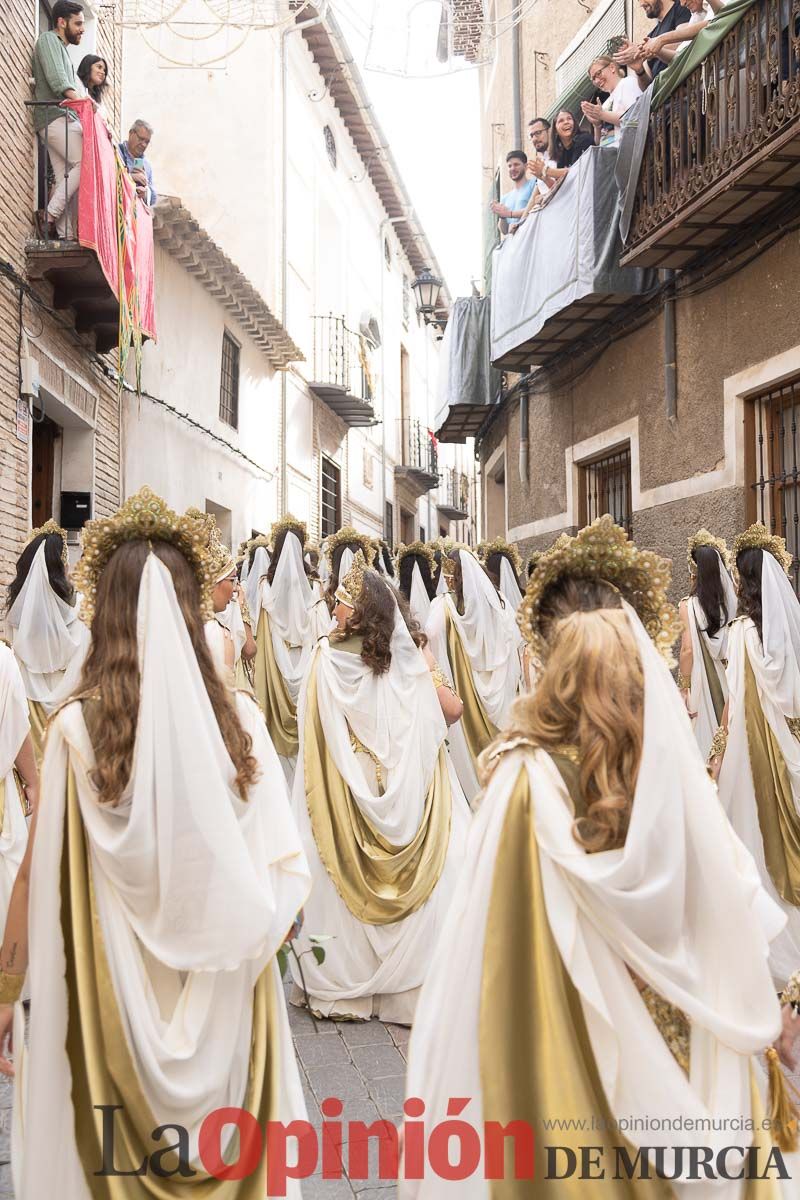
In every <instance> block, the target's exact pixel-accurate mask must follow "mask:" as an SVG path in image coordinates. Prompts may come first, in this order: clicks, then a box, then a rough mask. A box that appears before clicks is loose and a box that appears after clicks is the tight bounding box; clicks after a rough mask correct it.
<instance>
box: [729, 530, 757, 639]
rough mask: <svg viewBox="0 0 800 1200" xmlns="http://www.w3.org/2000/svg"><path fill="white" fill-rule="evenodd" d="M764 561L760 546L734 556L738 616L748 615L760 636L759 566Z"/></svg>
mask: <svg viewBox="0 0 800 1200" xmlns="http://www.w3.org/2000/svg"><path fill="white" fill-rule="evenodd" d="M763 562H764V551H763V550H762V549H761V547H760V546H755V547H753V548H751V549H749V550H742V551H741V553H740V554H738V555H737V557H736V570H737V571H738V572H739V612H738V616H740V617H749V618H750V620H751V621H752V622H753V624H754V625H755V627H756V629H757V630H758V636H759V638H761V623H762V615H761V566H762V564H763Z"/></svg>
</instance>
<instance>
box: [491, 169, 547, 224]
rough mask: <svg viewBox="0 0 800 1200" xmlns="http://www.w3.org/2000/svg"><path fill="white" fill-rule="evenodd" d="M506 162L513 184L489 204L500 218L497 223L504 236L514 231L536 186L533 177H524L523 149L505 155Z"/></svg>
mask: <svg viewBox="0 0 800 1200" xmlns="http://www.w3.org/2000/svg"><path fill="white" fill-rule="evenodd" d="M506 164H507V166H508V173H509V175H510V176H511V182H512V184H513V185H514V186H513V188H512V190H511V191H510V192H506V194H505V196H503V197H502V198H501V199H500V200H499V201H498V200H495V201H493V203H492V206H491V208H492V212H493V213H494V214H495V216H497V217H499V218H500V220H499V222H498V224H499V226H500V232H501V234H503V235H504V236H505V235H506V234H508V233H514V232H515V230H516V228H517V226H518V225H519V223H520V220H521V219H522V216H523V214H524V212H525V209H526V208H527V206H528V201H529V200H530V198H531V196H532V195H533V191H534V188H535V186H536V180H535V179H527V178H526V167H527V165H528V156H527V154H526V153H525V151H524V150H512V151H511V153H510V154H507V155H506Z"/></svg>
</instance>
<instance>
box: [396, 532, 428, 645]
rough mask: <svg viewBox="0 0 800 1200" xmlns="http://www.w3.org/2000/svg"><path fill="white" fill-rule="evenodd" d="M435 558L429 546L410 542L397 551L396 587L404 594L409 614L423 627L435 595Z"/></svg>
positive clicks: (426, 621)
mask: <svg viewBox="0 0 800 1200" xmlns="http://www.w3.org/2000/svg"><path fill="white" fill-rule="evenodd" d="M435 569H436V560H435V559H434V557H433V551H432V550H431V548H430V546H427V545H426V544H425V543H424V542H412V543H411V544H410V545H409V546H400V548H399V550H398V551H397V577H398V589H399V591H400V592H401V593H402V594H403V596H405V598H406V600H407V602H408V607H409V610H410V612H411V616H412V617H413V618H414V620H415V621H416V622H417V623H418V625H419V627H420V628H421V629H424V628H425V626H426V625H427V623H428V618H429V617H430V615H431V602H432V600H433V598H434V596H435V595H436V588H435V586H434V582H433V574H434V571H435Z"/></svg>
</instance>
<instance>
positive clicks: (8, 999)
mask: <svg viewBox="0 0 800 1200" xmlns="http://www.w3.org/2000/svg"><path fill="white" fill-rule="evenodd" d="M24 982H25V976H24V975H9V974H8V972H7V971H0V1004H16V1002H17V1000H19V997H20V992H21V991H22V985H23V983H24Z"/></svg>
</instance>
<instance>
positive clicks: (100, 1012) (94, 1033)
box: [29, 770, 280, 1200]
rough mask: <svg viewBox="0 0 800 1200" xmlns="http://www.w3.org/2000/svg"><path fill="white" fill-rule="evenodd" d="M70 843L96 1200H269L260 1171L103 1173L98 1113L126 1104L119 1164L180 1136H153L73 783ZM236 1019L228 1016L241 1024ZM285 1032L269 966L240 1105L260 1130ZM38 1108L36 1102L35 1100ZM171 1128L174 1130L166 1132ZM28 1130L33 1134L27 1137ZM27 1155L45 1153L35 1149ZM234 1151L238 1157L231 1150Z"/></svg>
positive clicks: (74, 971) (66, 900)
mask: <svg viewBox="0 0 800 1200" xmlns="http://www.w3.org/2000/svg"><path fill="white" fill-rule="evenodd" d="M66 788H67V796H66V806H65V817H64V822H65V825H64V841H63V849H62V855H61V927H62V933H63V937H64V951H65V955H66V985H67V995H68V1014H69V1016H68V1027H67V1055H68V1057H69V1063H70V1072H71V1076H72V1107H73V1112H74V1120H75V1140H76V1144H77V1148H78V1154H79V1157H80V1160H81V1163H82V1165H83V1170H84V1174H85V1178H86V1186H87V1189H88V1191H89V1193H90V1195H91V1196H92V1200H130V1198H131V1196H132V1194H134V1192H135V1194H136V1196H138V1197H140V1198H141V1200H181V1197H184V1198H185V1200H263V1197H264V1194H265V1193H264V1171H263V1165H262V1168H260V1169H259V1170H257V1171H255V1172H254V1173H253V1174H252V1175H251V1176H250V1177H249V1178H247V1179H244V1180H241V1181H239V1182H230V1181H224V1180H218V1179H215V1178H213V1177H211V1176H209V1175H206V1174H205V1173H204V1172H202V1171H201V1170H198V1168H197V1167H196V1165H195V1164H192V1165H193V1169H195V1170H197V1172H198V1173H197V1174H196V1175H193V1176H191V1177H189V1178H185V1177H181V1176H180V1175H175V1176H172V1177H170V1178H166V1179H164V1178H160V1177H158V1176H156V1175H154V1174H153V1173H152V1172H151V1171H148V1173H147V1174H146V1175H141V1176H138V1177H136V1179H135V1182H133V1183H132V1182H131V1179H130V1178H125V1177H124V1176H123V1177H119V1176H114V1175H98V1174H97V1172H98V1171H99V1170H100V1169H101V1168H102V1165H103V1146H102V1126H103V1121H102V1113H101V1112H100V1111H99V1110H98V1109H97V1107H96V1106H98V1105H120V1106H121V1107H120V1108H119V1110H118V1111H117V1112H115V1113H114V1158H115V1161H114V1166H115V1167H116V1169H117V1170H120V1171H125V1170H127V1171H131V1170H134V1169H136V1168H138V1167H139V1165H140V1164H141V1162H142V1160H143V1158H144V1157H145V1155H152V1154H153V1153H155V1152H158V1151H160V1150H165V1148H166V1147H169V1146H170V1145H171V1144H173V1145H174V1142H175V1134H174V1130H173V1131H172V1133H171V1134H169V1133H168V1134H167V1136H166V1137H164V1138H162V1139H161V1140H160V1141H154V1140H153V1139H152V1137H151V1133H152V1131H153V1130H154V1129H156V1128H158V1126H159V1125H160V1124H161V1121H160V1120H159V1119H158V1114H155V1113H153V1112H152V1110H151V1108H150V1105H149V1103H148V1101H147V1099H146V1097H145V1095H144V1092H143V1089H142V1086H141V1083H140V1081H139V1078H138V1075H137V1072H136V1067H135V1064H134V1060H133V1057H132V1055H131V1051H130V1048H129V1046H128V1042H127V1038H126V1036H125V1030H124V1026H123V1022H122V1017H121V1015H120V1011H119V1007H118V1004H117V998H116V994H115V991H114V985H113V982H112V979H111V974H110V969H109V964H108V960H107V958H106V953H105V948H104V945H103V933H102V929H101V927H100V921H99V917H98V913H97V909H96V905H95V897H94V888H93V885H92V876H91V870H90V865H89V858H88V853H87V843H86V835H85V831H84V827H83V820H82V817H81V812H80V804H79V801H78V793H77V787H76V783H75V776H74V774H73V772H72V771H71V770H70V772H69V774H68V777H67V783H66ZM239 1019H240V1014H238V1013H232V1014H231V1020H236V1021H238V1020H239ZM279 1045H280V1041H279V1028H278V1008H277V996H276V984H275V981H274V979H273V976H272V969H271V966H269V967H267V968H266V969H265V970H264V971H263V972H262V974H261V976H260V977H259V979H258V981H257V983H256V985H255V988H254V991H253V1028H252V1041H251V1051H250V1070H249V1075H248V1081H247V1089H246V1094H245V1096H244V1099H243V1107H244V1108H245V1109H246V1110H247V1111H248V1112H250V1113H252V1114H253V1115H254V1116H255V1117H256V1119H257V1121H258V1123H259V1126H260V1127H261V1129H262V1130H263V1129H264V1128H265V1123H266V1122H267V1121H269V1120H276V1119H277V1115H278V1112H279V1099H280V1073H279V1066H280V1064H279ZM34 1104H35V1097H34ZM170 1128H171V1127H170ZM29 1132H30V1130H29ZM29 1152H32V1153H47V1150H46V1149H45V1150H41V1148H39V1149H37V1148H36V1147H31V1148H30V1149H29ZM232 1152H234V1151H232ZM160 1166H161V1167H162V1169H163V1170H165V1171H170V1170H174V1169H175V1168H177V1166H178V1160H177V1154H176V1153H175V1152H174V1151H172V1152H170V1151H168V1150H165V1153H164V1154H163V1155H162V1157H161V1160H160Z"/></svg>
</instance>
